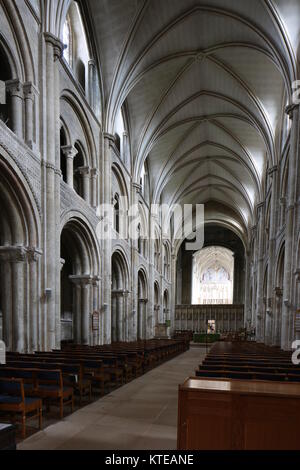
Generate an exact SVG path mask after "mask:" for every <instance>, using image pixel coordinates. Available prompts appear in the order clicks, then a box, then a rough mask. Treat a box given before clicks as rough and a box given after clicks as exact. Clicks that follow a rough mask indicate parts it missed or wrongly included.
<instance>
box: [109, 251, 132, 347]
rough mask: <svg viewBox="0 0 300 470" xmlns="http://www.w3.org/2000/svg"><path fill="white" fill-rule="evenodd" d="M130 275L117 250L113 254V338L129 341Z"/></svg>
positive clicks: (113, 339) (114, 339)
mask: <svg viewBox="0 0 300 470" xmlns="http://www.w3.org/2000/svg"><path fill="white" fill-rule="evenodd" d="M127 285H128V275H127V268H126V262H125V260H124V258H123V256H122V255H121V254H120V253H119V252H116V253H114V254H113V256H112V281H111V340H112V341H113V342H115V341H128V334H129V332H128V321H127V293H128V291H127Z"/></svg>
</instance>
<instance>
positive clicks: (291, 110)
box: [285, 103, 299, 119]
mask: <svg viewBox="0 0 300 470" xmlns="http://www.w3.org/2000/svg"><path fill="white" fill-rule="evenodd" d="M298 107H299V104H296V103H292V104H289V105H288V106H287V107H286V108H285V113H286V114H287V115H288V116H289V118H290V119H293V115H294V111H295V110H296V109H298Z"/></svg>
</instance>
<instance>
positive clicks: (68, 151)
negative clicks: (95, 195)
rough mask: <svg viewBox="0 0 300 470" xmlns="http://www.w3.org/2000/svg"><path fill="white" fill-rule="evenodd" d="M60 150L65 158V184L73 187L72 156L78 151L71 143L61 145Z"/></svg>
mask: <svg viewBox="0 0 300 470" xmlns="http://www.w3.org/2000/svg"><path fill="white" fill-rule="evenodd" d="M61 151H62V153H63V155H64V157H65V158H66V173H67V175H66V178H67V181H66V182H67V184H68V185H69V186H70V188H72V189H73V188H74V158H75V157H76V155H77V153H78V151H77V150H76V148H75V147H73V145H65V146H63V147H61Z"/></svg>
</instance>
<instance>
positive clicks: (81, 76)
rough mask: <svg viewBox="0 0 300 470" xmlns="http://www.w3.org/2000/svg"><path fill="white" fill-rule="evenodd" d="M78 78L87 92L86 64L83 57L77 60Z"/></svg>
mask: <svg viewBox="0 0 300 470" xmlns="http://www.w3.org/2000/svg"><path fill="white" fill-rule="evenodd" d="M77 80H78V83H79V85H80V86H81V88H82V89H83V91H84V92H85V66H84V63H83V62H82V60H81V59H78V62H77Z"/></svg>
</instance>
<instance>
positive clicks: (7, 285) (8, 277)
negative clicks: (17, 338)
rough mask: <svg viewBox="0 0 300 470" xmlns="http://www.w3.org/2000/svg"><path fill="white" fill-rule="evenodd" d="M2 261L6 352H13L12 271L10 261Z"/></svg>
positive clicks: (3, 319)
mask: <svg viewBox="0 0 300 470" xmlns="http://www.w3.org/2000/svg"><path fill="white" fill-rule="evenodd" d="M0 261H1V268H2V269H1V270H2V273H1V274H2V276H1V280H2V286H1V288H2V322H3V330H2V332H3V341H4V342H5V344H6V350H7V351H12V344H13V341H12V331H13V328H12V315H11V309H12V308H11V305H12V291H11V289H12V271H11V264H10V262H9V260H8V259H7V258H6V259H5V258H4V259H3V260H2V259H0Z"/></svg>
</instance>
